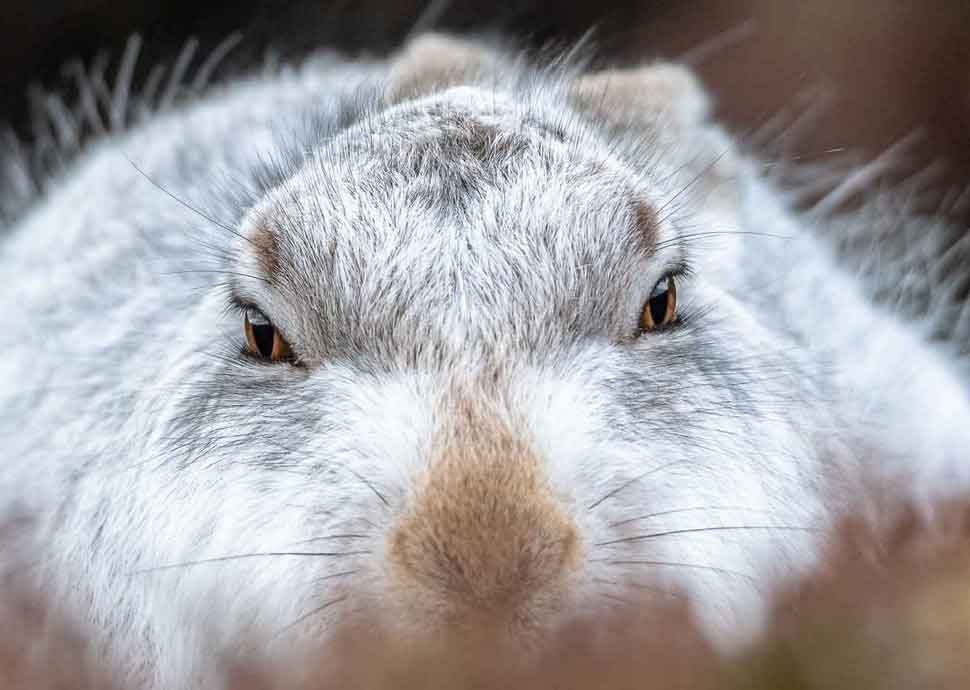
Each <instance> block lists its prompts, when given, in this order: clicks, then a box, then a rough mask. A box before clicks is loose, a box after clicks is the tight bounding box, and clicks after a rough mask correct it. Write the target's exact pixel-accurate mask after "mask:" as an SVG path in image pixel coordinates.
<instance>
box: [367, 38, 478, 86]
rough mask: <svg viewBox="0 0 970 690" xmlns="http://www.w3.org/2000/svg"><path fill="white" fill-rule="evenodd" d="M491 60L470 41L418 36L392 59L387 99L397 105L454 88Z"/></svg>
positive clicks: (476, 44)
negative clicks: (438, 90)
mask: <svg viewBox="0 0 970 690" xmlns="http://www.w3.org/2000/svg"><path fill="white" fill-rule="evenodd" d="M492 61H493V58H492V56H491V55H490V54H489V51H488V50H487V49H486V48H485V47H484V46H482V45H481V44H479V43H476V42H474V41H472V40H470V39H467V38H462V37H460V36H456V35H452V34H447V33H442V32H438V31H429V32H425V33H422V34H418V35H417V36H415V37H414V38H412V39H411V40H409V41H408V42H407V43H406V44H405V45H404V46H403V47H402V48H401V50H400V51H399V52H398V54H397V55H396V56H395V57H394V59H393V60H392V62H391V71H390V75H389V79H388V85H387V88H386V94H385V96H386V98H387V100H388V101H389V102H391V103H396V102H399V101H401V100H404V99H405V98H409V97H413V96H417V95H421V94H424V93H427V92H429V91H431V90H433V89H434V88H438V87H442V86H447V85H453V84H454V83H455V82H460V81H462V79H463V78H465V77H469V76H471V75H473V74H475V73H477V72H479V71H481V70H482V69H483V68H484V67H485V66H486V65H488V64H489V63H490V62H492Z"/></svg>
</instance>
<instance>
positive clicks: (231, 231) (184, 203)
mask: <svg viewBox="0 0 970 690" xmlns="http://www.w3.org/2000/svg"><path fill="white" fill-rule="evenodd" d="M128 163H130V164H131V167H133V168H134V169H135V170H136V171H137V172H138V174H139V175H141V176H142V177H144V178H145V179H146V180H148V182H149V183H150V184H151V185H152V186H153V187H155V188H156V189H158V191H160V192H161V193H162V194H164V195H165V196H167V197H169V198H170V199H172V200H173V201H175V202H176V203H178V204H179V205H181V206H182V207H184V208H186V209H188V210H189V211H191V212H192V213H194V214H195V215H197V216H199V217H200V218H202V219H203V220H206V221H208V222H210V223H212V224H213V225H215V226H216V227H218V228H220V229H222V230H225V231H226V232H228V233H229V234H231V235H233V236H234V237H238V238H239V239H241V240H244V241H245V242H248V243H249V244H252V245H253V246H255V244H254V243H253V241H252V240H251V239H249V238H248V237H246V236H245V235H243V234H242V233H240V232H238V231H237V230H236V229H235V228H233V227H232V226H230V225H227V224H226V223H223V222H221V221H218V220H216V219H215V218H213V217H212V216H210V215H209V214H207V213H206V212H205V211H202V210H201V209H198V208H196V207H195V206H193V205H192V204H190V203H189V202H187V201H185V200H184V199H182V198H180V197H178V196H176V195H175V194H173V193H172V192H170V191H168V190H167V189H165V187H163V186H162V185H161V184H160V183H158V182H156V181H155V180H154V178H152V177H151V176H150V175H149V174H148V173H146V172H145V171H144V170H142V169H141V168H139V167H138V165H137V164H136V163H135V161H133V160H131V159H130V158H128Z"/></svg>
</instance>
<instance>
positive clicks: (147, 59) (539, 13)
mask: <svg viewBox="0 0 970 690" xmlns="http://www.w3.org/2000/svg"><path fill="white" fill-rule="evenodd" d="M422 22H423V23H428V24H431V25H433V26H434V27H435V28H440V29H448V30H452V31H476V30H496V31H505V32H509V33H512V34H514V35H516V36H519V37H521V38H522V39H523V40H524V41H525V42H527V43H529V44H532V45H541V44H544V43H546V42H548V41H565V42H568V41H572V40H575V39H576V38H578V37H580V36H582V35H583V34H584V33H585V32H586V31H587V30H588V29H589V28H590V27H592V26H595V27H596V30H595V34H594V36H595V40H596V44H597V46H598V48H599V51H600V53H601V54H602V56H603V58H604V59H607V60H617V61H622V62H636V61H643V60H646V59H650V58H653V57H658V56H680V55H683V54H685V53H687V52H688V51H690V50H692V49H694V48H696V47H697V46H698V45H703V44H705V42H708V41H710V40H711V39H712V38H713V37H716V36H719V35H721V36H724V32H726V31H727V32H729V31H730V30H731V29H736V28H737V27H742V26H743V27H745V28H744V30H742V31H739V32H737V34H739V36H740V34H744V36H743V37H742V38H740V40H737V41H733V42H732V41H725V43H726V45H722V46H721V47H720V48H719V49H718V50H715V51H713V52H712V53H711V54H710V55H708V56H707V57H706V58H705V59H704V60H703V61H702V62H701V63H700V67H699V68H700V72H701V74H702V76H703V77H704V79H705V81H706V82H707V84H708V86H709V87H710V88H711V90H712V91H713V93H714V94H715V97H716V101H717V106H718V112H719V114H720V116H721V117H722V119H723V120H724V121H726V122H727V123H728V124H729V125H730V126H731V127H732V128H733V129H734V131H736V132H738V133H741V134H745V133H748V132H751V131H752V130H754V129H756V128H758V127H759V126H761V125H763V124H764V123H765V122H766V121H768V120H769V119H770V118H771V117H772V116H773V115H774V114H775V113H777V112H778V111H779V110H780V109H782V108H784V107H786V106H790V107H792V108H794V109H795V110H796V111H797V110H798V109H801V110H800V112H801V111H806V110H817V115H816V116H815V117H814V119H813V120H812V121H811V122H810V123H808V122H806V126H805V127H804V128H803V131H802V132H801V133H800V134H799V136H798V137H797V138H795V139H794V140H793V141H792V142H790V144H789V148H788V149H786V151H785V153H786V154H787V155H790V156H795V157H809V158H817V157H821V156H824V155H827V152H830V151H831V150H833V149H843V148H848V149H858V150H860V151H861V152H862V153H863V155H864V156H866V157H870V158H871V157H873V156H875V155H877V154H878V153H879V152H880V151H882V150H884V149H885V148H886V147H888V146H890V145H891V144H893V143H894V142H896V141H898V140H899V139H900V138H902V137H904V136H906V135H907V134H910V133H912V132H914V131H919V132H920V134H921V137H920V140H919V142H918V143H917V145H916V146H915V147H914V149H913V152H912V158H911V160H907V161H906V164H907V165H910V166H911V167H912V169H913V170H917V169H920V168H922V167H925V166H927V165H929V164H931V163H933V162H936V161H939V163H940V164H941V167H940V176H939V178H938V182H936V184H939V185H941V186H946V185H950V186H953V187H957V188H963V187H966V186H967V185H968V184H970V135H968V132H970V3H968V2H964V1H963V0H926V1H925V2H919V3H916V2H911V3H902V2H893V1H892V0H857V1H855V2H845V1H844V0H813V2H793V1H792V2H784V1H783V2H779V1H778V0H692V1H686V2H672V1H660V0H654V1H652V2H651V1H650V0H639V1H634V0H631V1H627V2H595V1H591V0H567V1H565V2H552V1H546V2H542V1H540V0H515V1H513V2H508V3H482V2H478V3H476V2H467V1H466V2H462V1H459V0H454V1H452V2H441V1H436V0H431V2H429V1H428V0H400V1H398V2H391V1H390V0H360V1H357V2H351V1H349V0H338V1H337V2H329V3H328V2H303V1H298V2H292V1H291V2H281V1H279V0H275V1H271V2H250V1H247V0H240V1H239V2H236V3H232V4H231V6H230V5H220V4H216V3H206V4H201V3H198V2H189V1H188V0H170V1H169V2H166V3H164V4H161V3H158V2H148V1H147V0H128V1H127V2H109V1H108V0H46V1H43V0H42V1H38V0H7V1H6V2H5V3H3V4H2V7H0V32H2V35H0V39H2V40H0V77H2V80H3V85H4V88H3V89H2V91H0V115H2V118H3V119H5V120H7V121H8V122H11V123H13V124H14V126H15V127H16V128H18V129H23V128H24V126H25V122H26V119H27V112H28V111H27V97H26V93H27V89H28V87H29V85H30V84H32V83H36V84H42V85H43V86H45V87H47V88H51V87H57V86H58V84H60V83H62V82H63V77H62V73H63V70H62V67H63V65H64V64H65V63H66V62H67V61H69V60H70V59H72V58H79V59H81V60H83V61H84V62H85V63H86V64H90V63H91V61H92V60H94V59H95V57H96V56H97V55H98V54H99V52H104V53H105V54H106V55H107V56H108V57H109V58H113V59H114V60H117V58H118V56H119V55H120V54H121V52H122V50H123V49H124V44H125V41H126V39H127V37H128V36H129V35H130V34H131V33H133V32H138V33H140V34H141V35H142V37H143V38H144V39H145V42H144V46H143V49H142V58H141V60H140V62H139V65H140V73H141V74H142V76H144V73H145V71H146V70H147V69H148V67H150V66H151V64H152V63H153V62H155V61H158V60H162V59H166V58H171V57H172V56H173V55H174V54H175V53H176V52H177V51H178V50H179V48H180V47H181V46H182V45H184V42H185V41H186V39H187V38H188V37H190V36H194V37H197V38H198V39H199V41H200V44H201V46H202V48H203V49H204V48H205V47H206V46H209V47H211V46H214V45H216V44H217V43H218V42H219V41H220V40H222V39H223V38H225V37H226V36H227V35H228V34H229V33H231V32H233V31H242V32H243V36H244V40H243V41H242V42H241V44H240V45H239V46H238V47H237V48H235V49H234V51H233V53H232V56H231V59H230V60H229V62H228V65H229V68H231V66H232V65H233V64H236V65H237V66H238V65H242V64H246V63H247V62H252V61H254V60H256V59H258V58H260V57H261V56H262V55H263V54H264V53H265V50H266V49H267V48H268V47H270V46H273V47H274V48H275V49H277V50H278V51H279V52H280V53H281V54H283V55H284V56H286V55H287V54H294V55H295V54H300V53H303V52H305V51H307V50H309V49H311V48H312V47H313V46H319V45H327V46H335V47H338V48H341V49H344V50H348V51H351V52H362V53H382V52H386V51H387V50H389V49H391V48H393V47H394V46H395V45H397V44H398V43H399V42H400V41H401V40H402V39H403V37H404V36H406V35H407V34H408V32H409V31H411V30H412V29H414V27H415V25H416V24H421V23H422ZM731 35H732V34H730V33H729V34H728V35H727V36H731ZM716 43H717V41H715V44H716ZM110 64H112V65H114V64H116V63H115V62H112V63H110ZM109 74H111V70H110V69H109ZM136 78H137V75H136ZM815 106H820V107H817V108H816V107H815ZM968 205H970V204H968ZM953 211H954V213H955V214H956V215H958V217H959V218H960V219H961V220H963V221H970V208H962V207H960V208H955V209H953Z"/></svg>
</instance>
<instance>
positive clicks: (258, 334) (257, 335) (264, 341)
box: [253, 323, 276, 358]
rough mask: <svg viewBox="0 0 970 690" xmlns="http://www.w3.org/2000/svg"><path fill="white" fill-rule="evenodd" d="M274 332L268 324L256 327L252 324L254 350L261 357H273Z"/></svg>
mask: <svg viewBox="0 0 970 690" xmlns="http://www.w3.org/2000/svg"><path fill="white" fill-rule="evenodd" d="M275 330H276V329H274V328H273V326H271V325H270V324H268V323H266V324H262V325H259V326H257V325H256V324H253V339H254V340H255V341H256V349H257V350H259V354H261V355H262V356H263V357H267V358H269V357H272V356H273V340H274V334H275Z"/></svg>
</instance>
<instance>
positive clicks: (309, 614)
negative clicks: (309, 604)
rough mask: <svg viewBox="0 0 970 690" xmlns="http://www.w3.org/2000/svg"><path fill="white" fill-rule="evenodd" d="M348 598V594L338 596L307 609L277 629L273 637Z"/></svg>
mask: <svg viewBox="0 0 970 690" xmlns="http://www.w3.org/2000/svg"><path fill="white" fill-rule="evenodd" d="M346 598H347V595H346V594H345V595H343V596H340V597H337V598H336V599H331V600H330V601H328V602H327V603H326V604H323V605H321V606H318V607H316V608H315V609H312V610H310V611H307V612H306V613H304V614H303V615H302V616H300V617H299V618H297V619H296V620H295V621H293V622H292V623H288V624H287V625H284V626H283V627H282V628H280V629H279V630H277V631H276V632H274V633H273V638H277V637H279V636H280V635H282V634H283V633H285V632H286V631H287V630H290V629H292V628H295V627H296V626H298V625H299V624H300V623H302V622H303V621H305V620H306V619H308V618H310V617H312V616H315V615H317V614H318V613H322V612H324V611H326V610H327V609H328V608H330V607H331V606H333V605H335V604H339V603H340V602H341V601H344V600H345V599H346Z"/></svg>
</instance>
